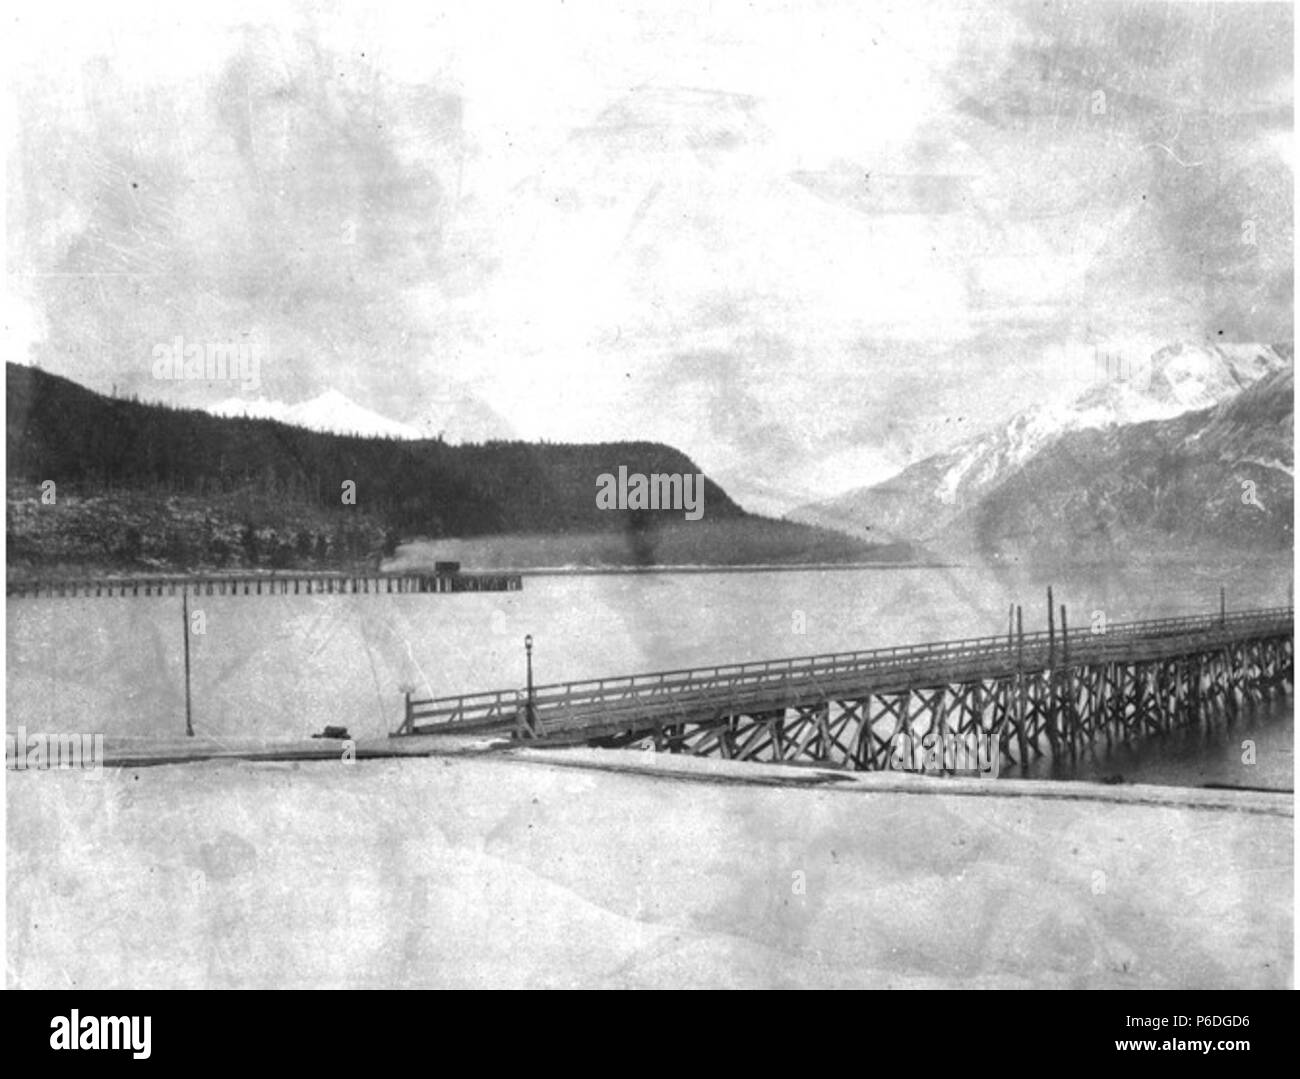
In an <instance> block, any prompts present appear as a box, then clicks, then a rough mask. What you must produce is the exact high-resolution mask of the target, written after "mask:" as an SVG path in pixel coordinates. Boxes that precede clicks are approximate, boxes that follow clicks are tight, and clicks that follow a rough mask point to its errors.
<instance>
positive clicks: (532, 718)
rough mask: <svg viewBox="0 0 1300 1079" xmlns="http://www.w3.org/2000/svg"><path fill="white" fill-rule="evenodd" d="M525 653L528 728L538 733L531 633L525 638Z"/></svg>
mask: <svg viewBox="0 0 1300 1079" xmlns="http://www.w3.org/2000/svg"><path fill="white" fill-rule="evenodd" d="M524 655H525V657H526V661H527V664H528V706H527V713H526V714H527V716H528V729H529V731H531V732H532V733H534V734H536V733H537V709H536V708H535V707H534V705H533V635H532V634H531V633H530V634H528V636H526V637H525V638H524Z"/></svg>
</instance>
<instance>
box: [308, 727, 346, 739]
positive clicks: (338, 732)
mask: <svg viewBox="0 0 1300 1079" xmlns="http://www.w3.org/2000/svg"><path fill="white" fill-rule="evenodd" d="M312 737H313V738H338V739H342V740H346V739H349V738H351V737H352V736H351V735H350V734H348V729H347V727H326V728H325V729H324V730H323V731H321V732H320V734H313V735H312Z"/></svg>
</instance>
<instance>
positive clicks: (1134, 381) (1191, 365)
mask: <svg viewBox="0 0 1300 1079" xmlns="http://www.w3.org/2000/svg"><path fill="white" fill-rule="evenodd" d="M1292 362H1293V353H1292V351H1291V348H1290V346H1271V345H1235V344H1234V345H1195V344H1177V345H1171V346H1168V347H1166V348H1163V349H1160V350H1159V351H1157V352H1155V353H1153V354H1152V355H1151V356H1150V357H1149V359H1147V360H1143V361H1141V362H1139V363H1137V364H1135V365H1132V366H1130V365H1127V364H1119V365H1115V366H1114V367H1112V368H1110V369H1106V368H1102V369H1101V370H1100V371H1094V372H1082V373H1079V372H1076V373H1075V375H1076V377H1078V376H1079V375H1080V374H1082V376H1083V377H1084V378H1088V377H1091V378H1092V380H1093V381H1092V384H1091V385H1087V386H1086V387H1085V388H1084V389H1083V390H1082V391H1081V392H1080V393H1079V394H1078V395H1076V396H1075V397H1074V398H1073V399H1072V400H1071V401H1069V402H1068V403H1066V404H1063V405H1042V406H1039V407H1036V408H1033V409H1028V410H1026V411H1024V412H1021V413H1018V414H1017V415H1015V416H1013V417H1012V418H1011V419H1010V420H1009V421H1007V422H1006V423H1005V424H1003V425H1002V426H1000V427H997V428H994V429H992V430H990V431H986V432H984V433H982V434H980V435H977V436H975V437H974V438H971V439H969V440H967V441H966V442H964V443H962V444H961V445H959V446H957V447H955V448H954V449H952V450H949V451H947V452H945V453H941V454H936V455H934V456H931V457H928V458H926V459H924V460H922V461H919V462H917V463H916V464H913V465H911V466H909V467H908V468H906V469H904V470H903V471H902V472H900V473H899V474H898V475H897V476H894V477H893V478H891V479H889V480H887V481H885V482H884V483H879V484H875V485H873V486H869V487H863V488H859V489H857V490H855V491H850V492H848V493H846V494H844V495H840V496H838V497H836V498H834V499H830V500H826V501H822V502H818V503H814V504H812V505H809V506H805V507H802V508H801V509H799V510H796V511H794V512H792V513H791V514H789V515H788V517H789V519H791V520H797V521H802V522H804V523H808V524H817V525H821V526H822V527H829V528H838V529H840V530H841V531H845V532H847V533H849V534H854V535H859V536H869V537H870V538H872V539H874V540H877V541H884V540H887V539H888V540H897V541H915V542H921V543H927V544H932V545H935V546H938V547H940V548H948V547H951V546H952V544H953V542H954V533H953V528H952V526H953V525H954V523H955V522H957V521H958V520H959V519H961V518H963V517H964V516H966V515H968V514H970V513H972V512H974V511H975V509H976V507H978V506H979V505H980V503H981V501H982V500H983V499H984V498H986V497H987V496H989V495H990V494H991V493H992V492H994V491H995V490H996V489H998V488H999V486H1000V485H1002V484H1004V483H1005V482H1007V480H1008V479H1009V478H1010V477H1011V476H1013V475H1015V474H1016V473H1017V472H1018V471H1019V470H1021V469H1023V468H1025V467H1027V466H1028V465H1029V464H1030V463H1031V462H1032V461H1034V460H1035V459H1036V458H1037V457H1038V455H1040V454H1042V453H1044V452H1045V451H1046V450H1048V448H1049V447H1051V446H1052V445H1053V444H1054V443H1056V442H1057V441H1059V440H1061V439H1063V438H1065V437H1066V436H1069V435H1071V434H1076V433H1079V432H1089V431H1107V430H1116V429H1124V428H1127V427H1131V426H1134V425H1139V424H1146V423H1152V422H1164V421H1171V420H1174V419H1175V418H1177V417H1179V416H1183V415H1186V414H1188V413H1192V412H1197V411H1200V410H1205V409H1207V408H1212V407H1215V406H1217V405H1219V404H1221V403H1223V402H1227V401H1230V400H1231V399H1233V398H1234V397H1235V396H1236V395H1238V394H1240V393H1241V392H1243V390H1245V389H1247V388H1249V387H1251V386H1254V385H1256V384H1258V383H1260V382H1262V381H1267V380H1268V379H1270V378H1271V377H1272V376H1275V375H1277V374H1279V373H1281V372H1285V371H1289V370H1290V369H1291V365H1292ZM1061 482H1067V483H1069V484H1071V485H1073V483H1074V482H1075V481H1074V480H1072V479H1068V478H1066V477H1061ZM967 538H969V537H967Z"/></svg>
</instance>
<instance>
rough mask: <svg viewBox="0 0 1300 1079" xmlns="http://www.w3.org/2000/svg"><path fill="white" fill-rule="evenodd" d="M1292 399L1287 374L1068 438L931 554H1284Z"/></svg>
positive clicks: (1100, 558) (1062, 557)
mask: <svg viewBox="0 0 1300 1079" xmlns="http://www.w3.org/2000/svg"><path fill="white" fill-rule="evenodd" d="M1294 393H1295V388H1294V372H1293V370H1291V369H1290V368H1288V369H1286V370H1281V371H1278V372H1276V373H1275V374H1271V375H1269V376H1268V377H1267V378H1264V379H1261V380H1260V381H1258V382H1256V383H1255V384H1254V385H1253V386H1251V387H1250V388H1249V389H1247V390H1244V391H1243V392H1242V393H1239V394H1236V395H1234V396H1232V397H1230V398H1229V399H1228V400H1227V401H1226V402H1224V403H1223V404H1220V405H1218V406H1216V407H1214V408H1208V409H1203V410H1200V411H1196V412H1188V413H1184V414H1183V415H1180V416H1175V417H1174V418H1172V419H1167V420H1161V421H1157V422H1154V423H1141V424H1131V425H1127V426H1112V427H1106V428H1101V429H1090V430H1080V431H1071V432H1068V433H1066V434H1064V435H1062V436H1061V437H1060V438H1058V439H1056V440H1055V441H1053V442H1052V443H1051V444H1050V445H1048V446H1047V447H1046V448H1044V449H1043V450H1042V451H1041V452H1040V453H1038V454H1036V455H1035V456H1034V457H1033V458H1032V459H1031V460H1030V461H1029V462H1028V463H1027V464H1026V465H1025V466H1024V467H1023V468H1021V469H1018V470H1016V471H1015V472H1013V473H1012V474H1011V475H1009V476H1008V477H1006V479H1005V480H1004V481H1003V482H1001V483H999V484H998V485H997V486H996V487H994V488H992V489H991V490H989V491H988V492H986V493H985V494H983V495H982V496H981V497H980V498H979V499H978V500H977V501H976V502H975V503H974V504H973V505H972V506H971V508H970V509H968V510H966V511H964V512H962V513H961V514H959V515H958V516H957V517H956V518H954V519H951V520H949V521H948V523H947V524H946V526H945V530H944V534H943V536H942V537H941V538H939V539H938V541H937V542H936V546H941V547H942V548H943V549H944V550H946V551H950V552H954V553H960V554H962V555H963V556H968V557H969V556H974V557H976V558H979V559H980V560H981V561H983V562H985V563H986V564H990V565H994V564H999V563H1003V564H1005V563H1007V562H1011V561H1017V560H1020V559H1022V558H1024V557H1025V556H1030V557H1032V559H1034V560H1035V561H1042V560H1047V561H1049V562H1071V563H1078V562H1114V561H1128V560H1130V559H1132V558H1133V557H1135V556H1136V557H1140V556H1141V555H1142V554H1143V553H1145V552H1159V553H1160V554H1161V557H1167V556H1177V555H1178V554H1179V553H1181V552H1186V553H1193V552H1197V553H1198V554H1197V557H1196V558H1195V559H1194V560H1193V561H1194V562H1196V563H1200V562H1201V560H1202V557H1203V556H1205V555H1208V554H1211V553H1213V552H1228V553H1229V556H1230V557H1231V559H1232V560H1233V561H1234V562H1235V563H1237V564H1240V562H1241V559H1242V558H1244V557H1246V556H1247V552H1249V553H1250V555H1251V556H1252V557H1254V556H1260V555H1262V554H1264V553H1265V552H1274V553H1279V554H1280V553H1285V552H1288V551H1289V550H1290V549H1291V547H1292V545H1293V543H1294V532H1293V529H1292V520H1293V517H1294V509H1293V506H1294V498H1295V478H1294V471H1295V470H1294V460H1295V451H1294V439H1293V434H1292V429H1293V415H1294V406H1293V401H1294ZM1287 561H1288V562H1289V558H1288V560H1287Z"/></svg>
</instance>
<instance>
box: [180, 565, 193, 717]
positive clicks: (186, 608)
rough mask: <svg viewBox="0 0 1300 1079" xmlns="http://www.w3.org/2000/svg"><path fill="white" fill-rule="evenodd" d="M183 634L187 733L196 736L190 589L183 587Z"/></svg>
mask: <svg viewBox="0 0 1300 1079" xmlns="http://www.w3.org/2000/svg"><path fill="white" fill-rule="evenodd" d="M181 635H182V636H183V637H184V639H185V734H186V735H187V736H188V737H190V738H193V737H194V720H193V716H192V714H191V712H190V590H189V586H188V585H186V586H184V587H183V588H182V589H181Z"/></svg>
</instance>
